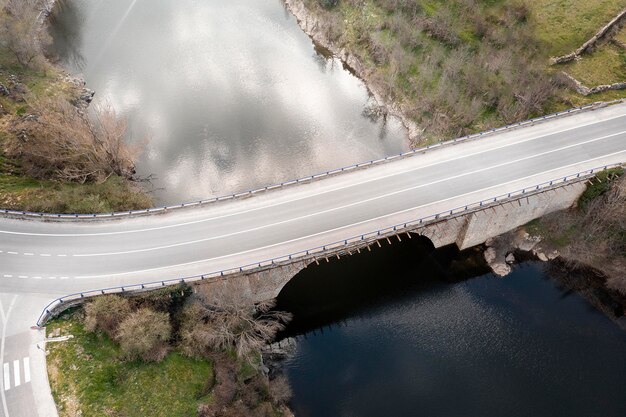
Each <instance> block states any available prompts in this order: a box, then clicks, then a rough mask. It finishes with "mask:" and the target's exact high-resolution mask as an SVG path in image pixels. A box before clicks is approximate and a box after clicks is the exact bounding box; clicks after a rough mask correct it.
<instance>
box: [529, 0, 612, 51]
mask: <svg viewBox="0 0 626 417" xmlns="http://www.w3.org/2000/svg"><path fill="white" fill-rule="evenodd" d="M527 4H528V5H529V6H530V7H531V9H532V11H533V16H534V18H535V19H536V21H537V30H538V36H539V38H540V39H541V40H542V41H543V43H544V44H545V45H546V48H547V50H548V52H549V54H550V55H552V56H558V55H565V54H568V53H570V52H573V51H574V50H575V49H576V48H578V47H579V46H581V45H582V44H583V43H585V42H586V41H587V40H588V39H589V38H591V37H592V36H593V35H594V34H595V33H596V32H597V31H598V30H600V28H601V27H603V26H604V25H606V24H607V23H609V21H611V19H612V18H613V17H615V16H616V15H617V13H619V11H620V10H622V9H623V8H624V1H623V0H592V1H585V0H532V1H529V2H527Z"/></svg>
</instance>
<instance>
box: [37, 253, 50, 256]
mask: <svg viewBox="0 0 626 417" xmlns="http://www.w3.org/2000/svg"><path fill="white" fill-rule="evenodd" d="M39 256H52V255H50V254H49V253H40V254H39Z"/></svg>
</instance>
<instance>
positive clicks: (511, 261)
mask: <svg viewBox="0 0 626 417" xmlns="http://www.w3.org/2000/svg"><path fill="white" fill-rule="evenodd" d="M505 260H506V263H507V264H509V265H512V264H514V263H515V255H513V253H509V254H508V255H506V259H505Z"/></svg>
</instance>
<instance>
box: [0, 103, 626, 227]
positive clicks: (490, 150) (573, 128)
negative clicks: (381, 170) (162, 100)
mask: <svg viewBox="0 0 626 417" xmlns="http://www.w3.org/2000/svg"><path fill="white" fill-rule="evenodd" d="M623 117H626V115H620V116H616V117H611V118H608V119H604V120H602V121H599V122H598V121H596V122H592V123H587V124H582V125H577V126H575V127H572V128H570V129H564V130H561V131H558V132H552V133H548V134H545V135H541V136H534V137H531V138H527V139H524V140H519V141H516V142H512V143H509V144H506V145H501V146H498V147H491V148H488V149H485V150H483V151H479V152H474V153H468V154H463V155H462V156H459V157H455V158H451V159H446V160H443V161H439V162H434V163H431V164H427V165H421V166H418V167H415V168H412V169H409V170H404V171H402V172H396V173H391V174H387V175H382V176H378V177H375V178H370V179H367V180H364V181H360V182H354V183H351V184H350V185H347V186H341V187H335V188H332V189H328V190H324V191H322V192H319V193H312V194H307V195H306V196H303V197H298V198H295V199H292V200H285V201H281V202H278V203H273V204H267V205H264V206H261V207H255V208H250V209H247V210H241V211H237V212H235V213H229V214H224V215H220V216H216V217H209V218H205V219H201V220H194V221H190V222H184V223H177V224H170V225H166V226H159V227H151V228H146V229H134V230H121V231H117V232H101V233H30V232H13V231H8V230H0V234H9V235H22V236H48V237H89V236H109V235H121V234H129V233H142V232H150V231H155V230H163V229H170V228H175V227H182V226H189V225H192V224H198V223H205V222H209V221H212V220H218V219H222V218H225V217H231V216H236V215H240V214H245V213H249V212H253V211H258V210H263V209H267V208H271V207H276V206H280V205H283V204H289V203H292V202H295V201H300V200H306V199H309V198H312V197H317V196H320V195H323V194H328V193H331V192H335V191H340V190H343V189H346V188H352V187H356V186H359V185H363V184H367V183H369V182H374V181H379V180H382V179H385V178H389V177H393V176H397V175H402V174H406V173H409V172H413V171H418V170H421V169H424V168H429V167H431V166H435V165H441V164H444V163H448V162H453V161H457V160H460V159H465V158H468V157H471V156H476V155H480V154H483V153H487V152H492V151H495V150H499V149H503V148H507V147H510V146H515V145H518V144H520V143H526V142H531V141H534V140H537V139H541V138H544V137H547V136H552V135H555V134H558V133H564V132H569V131H572V130H578V129H580V128H583V127H587V126H592V125H595V124H600V123H605V122H608V121H611V120H614V119H620V118H623ZM621 133H624V132H619V133H616V135H618V134H621ZM580 144H581V143H579V144H574V145H572V146H577V145H580ZM582 144H584V143H582ZM458 146H460V145H458ZM443 149H445V148H443Z"/></svg>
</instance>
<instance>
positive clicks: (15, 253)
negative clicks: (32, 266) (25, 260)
mask: <svg viewBox="0 0 626 417" xmlns="http://www.w3.org/2000/svg"><path fill="white" fill-rule="evenodd" d="M7 253H8V254H9V255H18V253H17V252H7Z"/></svg>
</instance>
